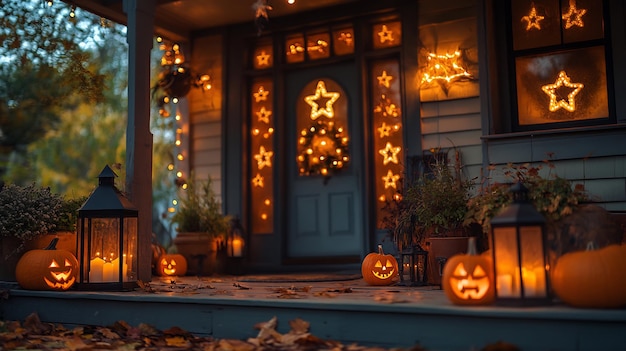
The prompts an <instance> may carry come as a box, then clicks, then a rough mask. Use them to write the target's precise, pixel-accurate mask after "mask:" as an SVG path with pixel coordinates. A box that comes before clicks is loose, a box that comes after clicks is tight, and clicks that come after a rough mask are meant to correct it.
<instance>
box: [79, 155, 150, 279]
mask: <svg viewBox="0 0 626 351" xmlns="http://www.w3.org/2000/svg"><path fill="white" fill-rule="evenodd" d="M115 177H117V175H116V174H115V172H113V170H111V168H110V167H109V166H106V167H104V169H103V170H102V172H101V173H100V175H99V176H98V178H99V182H98V187H97V188H96V189H95V190H94V191H93V192H92V193H91V195H90V196H89V198H88V199H87V201H85V203H84V204H83V206H82V207H81V208H80V209H79V210H78V225H77V234H78V235H77V240H76V255H77V258H78V263H79V265H80V269H79V274H80V276H79V278H78V280H77V282H76V284H75V285H74V286H75V287H76V289H78V290H114V291H122V290H132V289H133V288H135V287H136V286H137V243H138V241H137V219H138V211H137V209H136V208H135V206H133V204H131V203H130V201H129V200H128V199H127V198H126V197H124V196H123V195H122V193H121V192H120V191H119V190H118V189H117V188H116V187H115V183H114V182H115Z"/></svg>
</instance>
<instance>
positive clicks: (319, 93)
mask: <svg viewBox="0 0 626 351" xmlns="http://www.w3.org/2000/svg"><path fill="white" fill-rule="evenodd" d="M322 98H325V99H327V100H326V104H325V106H326V107H324V108H321V109H320V108H319V104H318V103H317V102H316V101H319V100H321V99H322ZM337 99H339V93H329V92H328V91H326V85H325V84H324V81H321V80H320V81H319V82H317V88H316V89H315V95H308V96H306V97H305V98H304V101H306V103H307V104H309V105H310V106H311V119H312V120H316V119H317V118H318V117H320V116H321V115H324V116H326V117H328V118H333V117H334V116H335V111H334V109H333V104H334V103H335V101H337Z"/></svg>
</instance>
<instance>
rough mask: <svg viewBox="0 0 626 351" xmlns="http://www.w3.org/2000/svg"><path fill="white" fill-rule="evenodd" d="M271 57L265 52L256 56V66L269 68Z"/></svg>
mask: <svg viewBox="0 0 626 351" xmlns="http://www.w3.org/2000/svg"><path fill="white" fill-rule="evenodd" d="M270 57H272V56H271V55H269V54H267V53H266V52H265V50H263V51H261V53H260V54H258V55H257V56H256V64H257V65H258V66H269V64H270Z"/></svg>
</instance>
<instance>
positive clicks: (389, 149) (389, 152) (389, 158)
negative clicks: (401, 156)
mask: <svg viewBox="0 0 626 351" xmlns="http://www.w3.org/2000/svg"><path fill="white" fill-rule="evenodd" d="M400 150H402V148H401V147H400V146H393V145H391V143H390V142H387V144H386V145H385V148H384V149H380V150H378V153H379V154H381V155H382V156H383V165H386V164H388V163H389V162H392V163H395V164H398V153H400Z"/></svg>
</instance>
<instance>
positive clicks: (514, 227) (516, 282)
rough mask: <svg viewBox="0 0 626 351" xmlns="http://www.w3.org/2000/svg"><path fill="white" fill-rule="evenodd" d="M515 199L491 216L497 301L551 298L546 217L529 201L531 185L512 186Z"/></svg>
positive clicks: (521, 302) (518, 302)
mask: <svg viewBox="0 0 626 351" xmlns="http://www.w3.org/2000/svg"><path fill="white" fill-rule="evenodd" d="M511 191H512V192H513V203H512V204H511V205H509V206H508V207H506V208H505V209H503V210H502V211H501V212H500V214H498V215H497V216H495V217H494V218H493V219H492V220H491V240H492V246H491V249H492V254H493V267H494V279H495V286H496V303H497V304H502V305H539V304H547V303H549V302H550V298H549V278H548V272H549V264H548V262H549V261H548V257H547V251H546V235H545V223H546V220H545V218H544V217H543V216H542V215H541V214H540V213H539V212H538V211H537V210H536V209H535V207H534V206H533V205H532V204H531V203H530V202H529V201H528V189H526V187H524V185H522V184H520V183H517V184H515V185H513V186H512V187H511Z"/></svg>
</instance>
